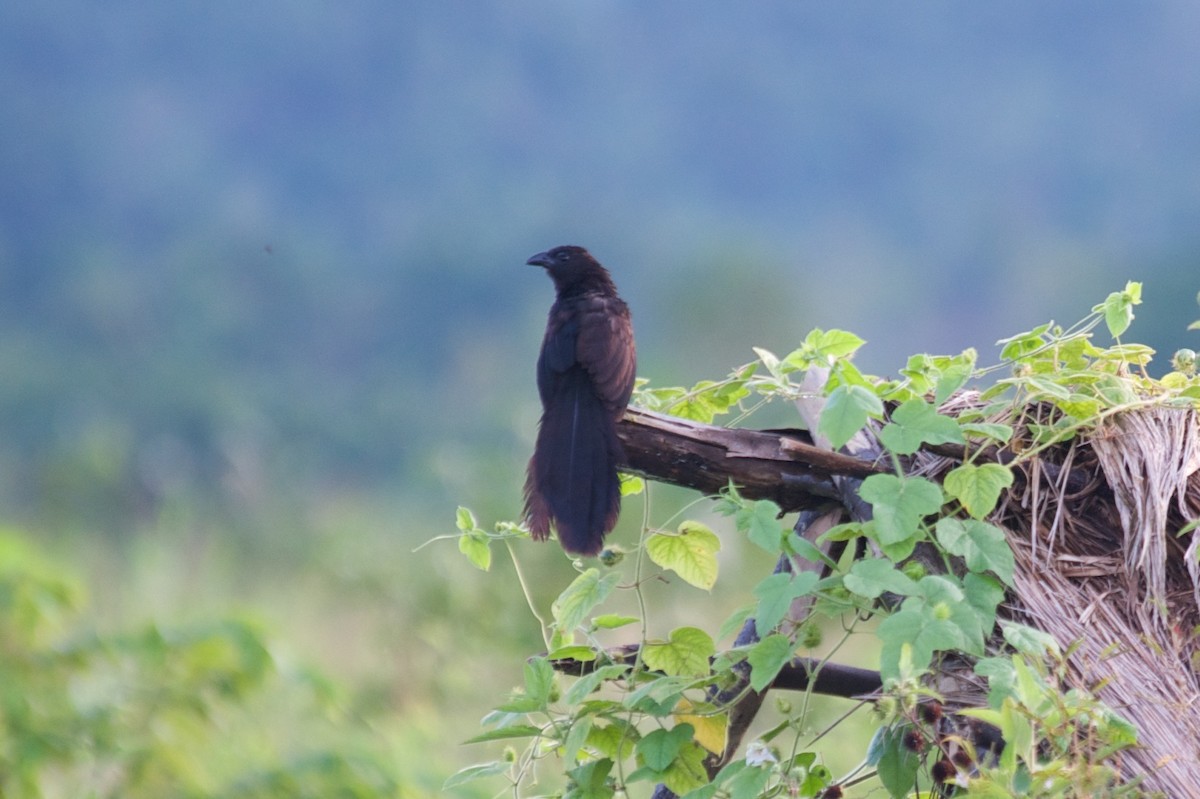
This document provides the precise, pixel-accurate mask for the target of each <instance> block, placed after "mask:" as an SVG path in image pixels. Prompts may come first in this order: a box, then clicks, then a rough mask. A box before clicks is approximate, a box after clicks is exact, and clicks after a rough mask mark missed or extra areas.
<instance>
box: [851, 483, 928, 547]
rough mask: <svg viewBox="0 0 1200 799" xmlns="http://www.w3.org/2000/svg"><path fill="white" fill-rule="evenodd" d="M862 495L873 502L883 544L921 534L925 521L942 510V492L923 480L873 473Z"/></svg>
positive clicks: (875, 519) (878, 530)
mask: <svg viewBox="0 0 1200 799" xmlns="http://www.w3.org/2000/svg"><path fill="white" fill-rule="evenodd" d="M859 496H861V497H862V498H863V500H864V501H866V502H869V503H871V508H872V510H873V512H874V517H875V518H874V522H875V525H874V526H875V534H876V536H877V537H878V539H879V543H880V544H884V545H886V544H896V543H899V542H901V541H905V540H907V539H909V538H912V537H913V536H915V535H916V533H917V527H918V525H920V523H921V519H922V518H924V517H925V516H928V515H929V514H931V513H936V512H937V511H938V509H940V508H941V507H942V490H941V489H940V488H938V487H937V485H936V484H934V483H931V482H930V481H928V480H926V479H925V478H923V477H897V476H896V475H894V474H873V475H871V476H870V477H868V478H867V479H866V480H864V481H863V484H862V488H861V489H859Z"/></svg>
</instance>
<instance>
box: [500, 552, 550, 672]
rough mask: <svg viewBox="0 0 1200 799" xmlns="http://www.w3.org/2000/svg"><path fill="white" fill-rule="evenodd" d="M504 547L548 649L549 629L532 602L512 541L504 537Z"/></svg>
mask: <svg viewBox="0 0 1200 799" xmlns="http://www.w3.org/2000/svg"><path fill="white" fill-rule="evenodd" d="M504 548H505V549H507V550H508V557H509V559H510V560H511V561H512V564H513V569H514V570H515V571H516V573H517V583H518V584H519V585H520V586H521V593H522V594H524V595H525V604H526V605H528V606H529V612H530V613H532V614H533V617H534V618H535V619H537V620H538V626H539V629H540V631H541V633H542V643H544V644H545V645H546V650H547V651H549V650H550V637H549V635H548V634H547V630H549V629H550V628H549V625H548V624H547V623H546V619H545V618H544V617H543V616H542V614H541V612H540V611H539V610H538V609H537V605H535V604H534V602H533V595H532V594H531V593H529V583H528V581H527V580H526V579H525V573H524V572H523V571H521V561H520V559H518V558H517V553H516V552H515V551H514V550H513V546H512V542H511V541H509V540H507V539H506V540H505V541H504Z"/></svg>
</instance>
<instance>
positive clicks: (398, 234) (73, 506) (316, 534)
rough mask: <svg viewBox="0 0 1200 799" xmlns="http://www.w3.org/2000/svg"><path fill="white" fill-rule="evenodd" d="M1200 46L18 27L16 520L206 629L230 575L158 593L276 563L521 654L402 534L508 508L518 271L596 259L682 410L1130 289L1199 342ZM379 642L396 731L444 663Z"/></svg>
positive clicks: (1143, 9)
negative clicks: (857, 343)
mask: <svg viewBox="0 0 1200 799" xmlns="http://www.w3.org/2000/svg"><path fill="white" fill-rule="evenodd" d="M1197 42H1200V4H1197V3H1195V2H1191V1H1190V0H1179V1H1177V2H1156V3H1142V2H1107V3H1103V4H1100V3H1095V2H1058V3H1044V2H1005V3H962V2H927V3H882V2H874V3H854V4H846V3H816V2H800V1H799V0H792V1H791V2H743V3H714V2H687V3H683V2H676V3H664V2H641V3H634V2H598V1H580V2H536V1H534V0H509V1H508V2H479V3H465V2H445V1H443V2H432V3H418V2H399V3H397V2H382V1H381V0H363V1H362V2H353V3H325V2H312V1H310V0H289V1H288V2H280V1H278V0H263V1H262V2H254V3H234V2H219V1H217V2H214V1H213V0H208V1H206V2H198V1H190V0H172V2H164V3H147V2H131V1H129V0H110V1H109V2H105V3H84V2H78V0H74V1H72V0H41V1H40V2H37V3H7V4H5V5H4V6H3V7H2V8H0V512H2V513H3V516H4V517H5V518H7V519H9V520H10V521H13V522H18V523H20V524H23V525H25V526H26V527H28V528H30V529H32V530H36V531H37V534H38V536H39V537H40V538H42V539H43V540H48V541H61V542H79V541H83V542H95V541H97V540H99V541H101V542H106V543H104V544H103V546H102V547H99V548H100V549H101V550H102V551H109V550H110V549H111V546H116V547H117V551H119V552H121V553H123V554H122V555H121V556H120V558H119V561H120V563H119V565H118V566H117V567H114V568H116V569H117V571H118V573H119V575H120V577H119V578H112V576H111V575H109V576H108V579H104V580H99V583H100V584H102V585H107V586H108V588H107V589H101V590H100V593H101V594H102V595H103V594H104V593H105V590H107V592H108V593H109V594H115V595H116V596H113V597H110V599H109V600H108V602H109V604H110V605H111V606H112V607H113V608H118V609H119V608H123V607H126V606H127V605H129V604H135V605H137V606H139V607H141V608H142V609H143V612H144V608H145V607H146V606H148V605H152V604H153V603H161V602H162V601H163V595H164V594H165V595H167V596H168V597H174V599H173V605H172V602H168V603H167V604H168V606H180V607H191V606H193V603H194V601H195V597H194V595H193V593H191V592H193V591H198V590H200V588H199V587H198V586H204V587H205V588H206V590H208V591H219V590H223V589H219V588H216V589H214V588H213V587H212V586H213V585H214V584H218V585H220V581H219V580H216V579H215V578H212V579H208V578H205V579H199V578H196V577H195V574H193V575H192V579H191V580H172V579H169V578H165V579H164V578H162V577H154V576H153V575H155V574H158V573H159V572H162V571H163V570H166V573H168V574H171V573H172V572H171V568H176V569H178V570H181V571H182V572H184V573H191V572H193V571H194V570H195V569H196V568H197V567H196V566H195V562H196V559H197V558H201V559H203V558H204V557H210V558H211V559H212V563H211V564H210V565H209V566H208V567H207V568H208V569H211V570H212V571H213V572H214V573H223V572H224V571H232V572H234V573H235V575H236V574H238V573H239V572H238V570H239V569H241V570H243V571H244V573H243V574H242V577H241V578H238V577H236V576H234V577H230V578H228V579H229V582H230V583H231V585H233V586H236V587H230V588H229V591H230V593H231V595H233V594H236V595H237V596H239V597H241V598H242V599H243V600H247V601H253V602H259V603H261V604H262V606H263V607H265V608H271V607H277V606H278V607H294V606H292V605H290V604H289V603H292V602H293V601H294V600H295V597H294V596H293V595H292V594H291V593H288V592H284V591H282V590H281V591H280V592H277V593H271V591H270V590H268V588H264V587H263V586H264V585H266V586H269V585H271V582H270V580H268V579H267V578H266V577H265V576H264V572H263V571H262V569H263V568H268V567H274V568H277V569H278V571H279V576H278V578H277V579H278V581H279V582H278V584H280V585H285V584H286V585H287V586H288V591H296V590H298V589H296V588H295V585H296V584H297V583H302V582H303V581H304V580H309V579H310V578H311V579H317V578H313V577H312V575H318V577H319V578H320V579H321V580H325V582H324V583H322V584H323V585H329V586H332V588H333V594H334V595H336V596H339V597H344V596H345V594H346V591H347V590H348V589H347V586H353V587H359V588H361V587H362V585H363V584H369V585H372V586H375V587H376V588H378V587H379V586H387V585H390V584H392V583H398V584H400V588H399V589H397V588H379V590H380V591H384V592H385V593H386V594H387V597H390V599H389V601H391V602H392V603H393V604H392V605H391V606H390V607H391V611H390V612H393V613H394V614H396V615H397V616H398V617H403V616H404V615H405V614H410V615H411V614H412V613H414V612H415V611H414V609H415V608H424V609H426V610H425V611H422V612H432V611H429V610H428V609H430V608H436V609H437V612H439V613H444V614H445V617H446V618H447V619H449V620H450V623H453V624H460V623H461V614H460V615H458V616H456V615H455V614H457V613H459V611H460V610H462V611H464V612H470V613H473V614H476V615H482V618H479V619H478V630H477V631H476V632H480V631H484V630H487V631H488V632H502V631H503V627H501V628H500V629H499V630H498V629H497V628H496V627H495V626H494V625H495V619H492V618H490V617H488V613H487V612H486V611H485V610H484V609H483V608H484V607H485V606H487V607H489V608H490V607H491V606H490V605H487V603H484V604H483V605H481V604H479V602H478V601H477V600H478V599H479V597H478V595H477V594H472V593H471V592H472V591H475V592H478V591H480V590H484V589H481V588H479V585H481V584H484V585H491V586H492V588H491V589H488V590H501V591H503V592H505V593H504V595H505V597H506V601H510V602H515V603H516V605H517V607H518V610H517V611H515V612H516V613H517V614H518V615H519V614H520V611H519V597H516V596H515V594H514V592H512V591H511V590H510V589H512V585H511V583H509V584H505V585H504V586H503V588H502V589H497V588H496V586H497V582H491V583H487V582H484V583H480V580H481V579H483V578H480V577H479V576H477V575H476V574H475V573H472V572H470V571H469V570H468V569H467V568H466V567H465V566H464V565H463V564H460V563H459V562H458V560H457V553H454V552H452V551H451V552H448V553H446V554H440V552H444V551H446V550H452V549H453V546H452V545H450V546H447V547H444V548H443V550H441V551H439V550H437V549H436V548H435V549H433V550H422V551H421V552H420V553H417V554H416V555H413V554H411V552H410V550H411V548H412V547H413V546H414V545H415V544H416V543H418V542H420V541H423V540H425V539H427V538H429V537H430V536H432V535H434V534H437V533H441V532H447V531H448V529H449V526H450V523H451V520H452V518H453V516H452V514H453V507H454V505H455V504H457V503H458V502H465V503H468V504H471V505H472V506H473V507H475V508H476V509H477V510H480V511H481V515H482V517H483V518H484V519H485V521H488V522H490V520H491V519H493V518H497V517H499V518H511V517H513V516H515V515H516V513H517V512H518V510H519V502H520V497H519V489H520V484H521V471H522V469H523V465H524V459H525V457H526V456H527V452H528V449H529V446H530V444H531V440H532V433H533V426H534V424H535V422H536V413H537V410H536V393H535V391H534V388H533V362H534V359H535V357H536V351H537V347H538V344H539V340H540V335H541V327H542V324H543V320H544V314H545V309H546V308H547V307H548V305H549V303H550V300H551V296H552V291H551V286H550V284H549V282H548V281H547V280H546V278H545V277H544V275H542V274H541V273H540V272H539V271H537V270H535V269H533V268H531V267H527V266H524V265H523V264H524V261H525V259H526V257H528V256H529V255H530V254H532V253H534V252H537V251H539V250H542V249H545V248H547V247H550V246H553V245H556V244H562V243H578V244H583V245H585V246H588V247H589V248H591V249H592V251H593V252H594V253H595V254H596V255H597V256H598V257H600V258H601V260H602V261H603V262H604V263H605V264H607V265H608V266H609V267H610V268H611V270H612V271H613V273H614V275H615V277H616V280H617V283H618V285H619V286H620V288H621V291H622V293H623V295H624V296H625V297H626V299H627V300H628V302H629V304H630V305H631V306H632V309H633V312H634V320H635V327H636V330H637V333H638V343H639V351H640V355H641V370H640V371H641V373H642V374H643V375H645V376H649V377H652V378H653V379H654V380H655V382H657V383H659V384H672V383H679V382H685V381H692V380H695V379H698V378H702V377H717V376H720V375H723V374H724V373H725V372H727V371H728V370H729V369H730V368H731V367H733V366H735V365H738V364H741V363H743V362H746V361H749V360H751V359H752V358H753V355H752V353H751V350H750V348H751V347H752V346H754V345H759V346H765V347H768V348H771V349H775V350H777V351H787V350H788V349H790V348H791V347H792V346H794V345H795V344H796V343H797V342H798V341H799V340H800V339H801V338H802V336H803V335H804V333H805V332H806V331H807V330H808V329H809V328H810V327H813V326H822V327H830V326H838V327H843V328H848V329H851V330H854V331H855V332H857V333H859V334H860V335H862V336H864V337H865V338H867V339H868V340H869V345H868V347H867V349H866V350H865V351H864V353H863V356H862V362H863V364H864V366H865V367H866V368H867V369H868V370H870V371H874V372H879V373H885V372H890V371H894V370H895V369H896V368H898V367H899V366H900V365H901V364H902V359H903V358H904V357H905V356H906V355H907V354H910V353H912V352H918V351H934V352H948V351H958V350H959V349H961V348H963V347H966V346H978V347H980V348H981V349H982V350H983V359H984V361H988V360H989V355H994V351H992V350H988V349H987V348H988V347H989V346H990V345H991V343H992V342H994V341H995V340H996V339H997V338H999V337H1001V336H1005V335H1008V334H1011V333H1014V332H1017V331H1019V330H1024V329H1027V328H1029V327H1032V326H1033V325H1035V324H1037V323H1039V322H1041V321H1045V320H1046V319H1048V318H1051V317H1054V318H1057V319H1058V320H1059V321H1061V322H1064V323H1069V322H1071V321H1074V320H1075V319H1076V318H1078V317H1079V316H1081V315H1082V314H1083V313H1085V312H1086V311H1087V309H1088V308H1089V307H1090V306H1091V305H1092V304H1094V303H1095V302H1098V301H1099V300H1101V299H1103V297H1104V296H1105V295H1106V294H1107V293H1108V292H1109V291H1111V290H1115V289H1119V288H1121V287H1122V286H1123V285H1124V282H1125V281H1126V280H1127V279H1137V280H1142V281H1145V284H1146V290H1145V296H1146V303H1145V305H1143V306H1142V307H1141V308H1140V309H1138V314H1139V319H1138V322H1137V324H1136V326H1135V327H1134V328H1133V338H1134V339H1137V340H1141V341H1145V342H1147V343H1150V344H1151V345H1153V346H1156V347H1158V348H1159V349H1160V350H1162V351H1164V355H1166V356H1169V353H1170V352H1171V351H1172V350H1174V349H1175V348H1176V347H1179V346H1185V345H1188V346H1192V347H1194V348H1200V347H1197V334H1195V333H1186V332H1185V331H1184V328H1185V326H1186V324H1187V323H1188V322H1189V321H1191V320H1192V319H1195V318H1196V317H1197V311H1198V309H1197V306H1196V304H1195V299H1194V298H1195V294H1196V290H1197V289H1200V268H1197V267H1198V261H1200V235H1198V228H1197V211H1198V209H1200V47H1198V46H1197ZM1163 360H1165V358H1163V359H1160V364H1159V370H1160V371H1162V370H1164V368H1165V365H1164V364H1163V363H1162V361H1163ZM97 534H103V535H101V536H99V537H97ZM145 541H162V542H166V543H164V544H163V546H162V549H161V552H160V554H158V555H154V556H138V557H133V556H130V555H129V554H128V553H130V552H135V553H136V552H142V551H143V550H140V549H138V548H137V547H138V546H139V545H138V544H137V542H145ZM213 541H218V542H226V543H227V544H228V546H229V547H230V548H231V549H232V550H233V551H236V552H238V553H240V554H238V555H237V556H236V557H233V556H220V557H218V556H217V555H207V556H206V555H205V554H204V553H211V552H212V551H213V549H212V547H213V546H214V545H213V544H212V542H213ZM131 542H132V543H131ZM179 542H184V543H186V544H187V546H186V547H182V548H180V547H179V546H176V544H178V543H179ZM230 542H232V543H230ZM168 544H169V545H170V546H168ZM64 548H65V549H70V548H71V547H70V546H67V545H65V544H64ZM150 551H155V552H157V551H159V550H150ZM218 551H220V550H218ZM162 553H167V554H162ZM246 553H249V554H248V555H247V554H246ZM545 557H546V558H549V557H550V555H546V556H545ZM139 558H141V559H139ZM172 558H174V559H175V560H177V561H179V563H178V564H177V565H176V566H174V567H171V566H169V565H164V564H169V563H171V562H172ZM222 558H224V559H222ZM556 562H557V561H556ZM213 564H216V565H213ZM264 564H265V565H264ZM431 565H432V568H431ZM460 569H461V570H460ZM204 573H205V574H207V572H204ZM147 575H150V576H147ZM297 575H307V576H305V577H303V578H301V577H298V576H297ZM364 575H367V576H366V577H364ZM368 577H369V578H370V579H368ZM487 579H491V578H487ZM372 580H373V582H372ZM250 583H253V585H255V586H257V588H255V589H253V590H252V589H250V588H247V587H246V586H247V585H248V584H250ZM305 584H307V583H305ZM562 584H563V583H562V581H561V580H558V579H557V578H556V579H555V580H551V581H549V582H548V584H547V585H546V586H545V589H544V590H545V591H547V592H549V595H551V596H552V595H553V593H554V592H555V590H556V588H558V587H561V585H562ZM388 591H390V592H391V593H387V592H388ZM313 596H321V595H320V594H315V595H313ZM370 598H371V601H372V602H374V603H376V604H378V602H379V601H380V600H379V594H378V593H376V594H370ZM213 601H214V602H216V603H218V604H219V603H220V602H223V601H226V600H225V595H224V594H221V595H220V596H218V597H217V598H216V599H214V600H213ZM314 603H316V600H314ZM456 603H458V604H456ZM500 607H501V606H497V608H496V609H495V610H493V611H491V612H493V613H495V614H501V615H502V614H503V611H502V610H500V609H499V608H500ZM126 612H128V610H126ZM265 612H268V613H269V611H265ZM279 615H281V616H284V615H287V614H286V613H283V612H281V613H280V614H279ZM330 616H331V617H333V619H332V620H331V621H330V622H329V624H330V627H331V629H333V630H335V631H337V632H338V633H339V634H340V635H343V636H344V635H345V630H346V625H345V621H344V619H340V618H337V617H336V614H335V613H330ZM387 624H391V625H392V626H390V627H388V626H387ZM387 624H383V625H382V628H381V629H383V630H384V632H381V633H380V635H381V636H382V637H383V639H385V640H389V641H392V644H391V645H392V646H393V647H395V643H394V639H396V638H397V637H402V636H404V635H409V634H419V635H421V636H424V637H423V638H422V639H421V640H422V641H423V642H424V645H427V646H428V647H429V648H430V650H431V651H437V642H438V641H439V640H441V639H439V637H438V636H439V634H438V633H435V632H431V630H430V629H428V628H422V630H420V631H418V632H417V633H414V629H415V628H416V625H417V622H415V621H413V622H396V621H395V618H391V620H390V621H389V622H387ZM406 624H409V625H410V626H405V625H406ZM513 624H514V625H518V626H519V627H520V629H521V631H522V632H521V633H520V634H521V635H524V636H525V638H524V639H523V643H529V642H536V640H537V639H536V634H533V633H531V632H530V625H529V619H528V617H527V616H525V617H522V618H521V620H520V621H519V622H513ZM297 635H300V636H301V637H303V636H308V637H309V638H311V639H312V641H313V642H315V643H313V644H312V646H311V648H312V649H314V650H317V651H319V652H324V653H325V654H328V651H329V650H331V649H339V648H343V647H344V646H349V645H348V644H346V642H345V641H342V640H341V639H340V638H339V639H337V640H338V643H337V645H336V646H332V647H331V646H330V645H329V643H328V641H327V640H326V638H325V637H324V636H325V632H323V631H322V630H321V629H317V630H315V631H313V630H302V631H299V632H298V633H297ZM364 638H365V642H364V641H359V643H358V645H360V646H362V647H364V648H366V649H368V650H369V649H370V647H371V646H373V645H374V643H373V642H374V639H371V638H369V637H366V636H364ZM529 645H533V644H529ZM480 646H481V647H483V646H484V645H483V644H480ZM519 651H521V650H519ZM525 651H527V650H525ZM393 655H394V653H393ZM364 657H366V658H367V659H369V656H364ZM388 657H391V655H389V656H388ZM382 660H384V661H385V662H384V663H383V664H382V665H380V667H379V671H380V673H383V672H384V671H386V670H387V669H397V668H399V669H401V670H404V669H409V670H411V671H414V672H419V675H418V677H417V678H416V679H415V680H409V681H408V683H406V685H405V686H404V688H403V689H398V690H397V691H396V693H395V695H393V701H394V702H395V704H396V705H397V706H398V707H400V708H401V709H408V710H409V711H411V710H412V708H411V706H409V705H406V704H405V703H406V702H416V701H417V699H416V698H414V696H415V695H417V694H421V693H422V692H421V691H415V690H413V689H412V684H413V683H414V682H415V683H418V684H419V683H420V682H421V680H422V679H425V678H426V677H429V675H432V674H436V675H437V679H439V680H442V681H445V680H447V679H454V675H455V674H457V672H454V671H453V669H451V668H450V667H449V666H448V663H449V662H451V661H453V662H457V660H456V659H447V660H445V661H439V660H438V659H437V657H436V656H433V655H428V654H422V655H406V656H403V657H400V658H398V659H397V660H389V659H388V658H382ZM514 662H519V661H514ZM377 665H378V664H377ZM447 675H449V676H447ZM460 677H461V679H460V680H459V682H458V683H456V684H455V687H454V688H453V689H450V688H446V689H445V690H446V691H447V692H453V691H459V692H461V691H463V690H467V689H469V688H471V687H474V686H475V683H472V682H471V678H470V676H469V674H468V672H465V671H464V672H463V674H462V675H460ZM429 679H433V677H429ZM422 690H424V689H422ZM434 695H436V691H435V692H434ZM477 711H478V706H476V705H472V706H471V709H470V711H469V712H468V713H467V717H468V718H469V719H471V722H470V723H474V719H476V718H477V717H478V715H479V713H478V712H477ZM461 737H465V736H461Z"/></svg>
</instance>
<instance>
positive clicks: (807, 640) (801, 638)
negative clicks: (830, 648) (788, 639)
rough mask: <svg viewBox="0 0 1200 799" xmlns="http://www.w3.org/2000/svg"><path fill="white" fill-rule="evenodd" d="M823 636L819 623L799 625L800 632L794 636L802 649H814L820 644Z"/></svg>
mask: <svg viewBox="0 0 1200 799" xmlns="http://www.w3.org/2000/svg"><path fill="white" fill-rule="evenodd" d="M823 637H824V636H823V634H822V633H821V626H820V625H818V624H812V623H808V624H804V625H802V626H801V627H800V634H799V635H797V636H796V643H797V644H798V645H799V646H801V647H803V648H804V649H816V648H817V647H818V646H820V645H821V640H822V639H823Z"/></svg>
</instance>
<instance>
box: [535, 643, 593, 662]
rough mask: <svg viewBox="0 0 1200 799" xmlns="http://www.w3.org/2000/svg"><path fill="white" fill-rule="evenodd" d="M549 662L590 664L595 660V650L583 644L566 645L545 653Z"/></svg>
mask: <svg viewBox="0 0 1200 799" xmlns="http://www.w3.org/2000/svg"><path fill="white" fill-rule="evenodd" d="M546 657H547V658H549V659H550V660H574V661H576V662H579V663H591V662H592V661H593V660H595V659H596V650H595V649H592V648H591V647H590V646H585V645H583V644H568V645H567V646H560V647H559V648H558V649H555V650H553V651H551V652H547V653H546Z"/></svg>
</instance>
